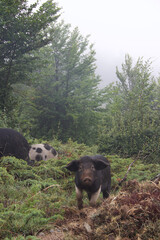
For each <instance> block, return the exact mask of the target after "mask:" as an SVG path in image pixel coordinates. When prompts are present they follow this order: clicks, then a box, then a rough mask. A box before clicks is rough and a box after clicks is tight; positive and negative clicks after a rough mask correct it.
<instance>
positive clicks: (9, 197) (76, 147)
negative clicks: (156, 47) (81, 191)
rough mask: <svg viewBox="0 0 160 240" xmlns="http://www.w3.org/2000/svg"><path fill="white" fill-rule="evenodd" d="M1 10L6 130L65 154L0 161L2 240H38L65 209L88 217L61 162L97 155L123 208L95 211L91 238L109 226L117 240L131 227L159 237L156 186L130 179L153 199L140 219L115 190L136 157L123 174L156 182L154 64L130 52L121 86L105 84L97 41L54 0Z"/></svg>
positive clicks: (158, 139) (0, 120)
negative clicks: (104, 159)
mask: <svg viewBox="0 0 160 240" xmlns="http://www.w3.org/2000/svg"><path fill="white" fill-rule="evenodd" d="M0 12H1V15H0V51H1V56H0V127H9V128H14V129H16V130H18V131H19V132H21V133H22V134H23V135H24V136H25V137H26V139H27V140H28V142H29V143H30V144H32V143H36V142H38V143H40V142H44V141H47V142H49V143H50V145H52V146H53V147H55V149H56V150H58V151H59V157H58V159H57V160H55V159H51V160H49V161H47V162H43V161H42V162H39V163H37V164H36V165H35V166H34V167H31V166H28V165H27V164H26V162H25V161H23V160H18V159H16V158H14V157H3V158H1V159H0V239H5V240H9V239H12V240H24V239H26V240H31V239H33V240H36V239H37V237H35V236H37V234H38V233H39V232H40V231H44V230H47V229H49V228H51V226H52V227H53V228H54V227H55V226H58V224H62V225H63V223H66V222H67V221H68V220H69V219H68V218H67V217H66V216H67V214H68V215H69V216H73V217H75V219H77V216H78V219H79V218H83V217H84V220H86V216H88V217H89V216H90V215H88V212H87V213H85V210H84V212H82V214H81V215H80V213H79V212H77V211H76V210H75V206H76V199H75V191H74V183H73V182H74V176H73V174H71V173H70V172H68V171H67V170H66V168H65V166H66V164H67V163H68V162H69V161H71V160H73V159H78V158H79V157H80V156H83V155H93V154H96V153H97V152H98V153H102V154H103V155H104V156H108V158H109V161H110V163H111V169H112V194H118V197H117V199H118V200H120V203H121V206H120V209H121V210H120V211H119V210H118V211H117V212H116V210H115V209H111V212H110V213H109V215H108V217H105V214H106V212H108V205H107V204H108V203H107V202H105V204H106V206H105V207H104V210H103V209H100V210H98V213H96V214H99V215H97V216H98V218H97V220H98V221H99V223H100V224H102V227H99V225H98V223H97V222H96V221H97V220H96V218H95V219H94V216H93V219H92V220H93V222H92V223H93V226H92V227H93V228H95V232H94V233H93V235H92V234H91V239H106V236H109V234H110V233H108V232H107V231H109V230H108V229H106V227H105V226H104V225H103V223H105V224H106V226H107V224H108V223H109V224H110V226H109V229H110V231H111V233H114V234H116V236H117V234H118V238H116V239H119V240H121V238H120V236H121V237H122V238H123V237H127V235H126V228H127V230H128V231H130V236H131V239H132V240H133V239H135V240H137V239H141V238H139V236H138V235H136V234H139V231H140V232H141V233H142V240H147V239H151V238H152V236H154V237H155V238H154V239H156V240H158V237H157V236H158V231H159V226H160V224H159V222H158V221H157V218H158V217H159V216H158V214H157V212H158V210H157V205H154V204H152V201H155V202H156V201H157V198H158V197H157V196H158V190H157V189H159V187H157V186H156V184H152V183H150V184H151V186H149V185H148V184H149V183H142V185H143V184H144V186H143V187H141V185H139V183H137V184H135V185H134V182H132V181H131V182H130V184H131V185H132V183H133V185H134V186H135V188H137V190H135V192H136V194H135V196H137V198H138V197H139V196H144V198H145V196H148V197H146V199H144V201H145V202H143V201H142V202H141V204H139V205H138V206H139V207H140V209H139V213H140V215H138V217H139V216H142V219H139V218H136V219H137V220H136V221H137V222H134V221H133V219H134V218H133V217H132V214H133V216H135V215H134V213H135V214H136V211H134V206H133V205H132V208H133V209H132V211H131V213H132V214H130V215H127V214H126V213H125V214H126V215H127V217H126V215H125V216H124V215H123V214H122V215H121V213H123V211H124V212H125V209H124V208H125V207H127V209H128V207H129V206H130V202H131V199H132V198H133V197H134V196H133V195H134V194H133V195H131V194H130V193H129V192H126V196H128V198H126V201H128V202H126V205H124V206H123V203H124V202H125V199H123V200H124V201H121V194H123V189H122V192H117V186H118V183H119V181H121V179H123V177H124V176H125V173H126V171H127V169H128V167H129V165H130V164H131V163H132V162H133V159H135V158H136V159H137V160H136V161H135V163H134V164H133V166H132V168H131V170H130V171H129V174H128V176H127V180H133V179H137V181H146V180H151V179H152V178H153V177H154V176H155V175H156V174H158V173H159V172H160V166H159V163H160V151H159V149H160V127H159V126H160V111H159V110H160V77H159V78H157V79H155V78H154V76H153V75H152V72H151V65H152V63H151V62H150V61H145V62H144V61H143V58H139V59H138V60H137V62H136V63H135V64H133V59H132V58H131V57H130V56H129V55H126V57H125V62H124V63H123V64H122V69H121V71H120V70H119V69H118V68H117V69H116V74H117V82H116V83H112V84H110V85H109V86H107V87H105V88H103V89H99V83H100V81H101V79H100V77H99V76H97V75H96V59H95V51H94V46H93V44H91V43H90V42H89V37H88V36H86V37H83V36H82V35H81V34H80V32H79V30H78V28H75V29H72V28H71V26H70V25H69V24H65V23H64V22H63V21H62V22H57V19H58V18H59V12H60V9H59V8H58V7H57V5H56V4H55V2H54V1H53V0H48V1H46V2H45V3H44V4H42V5H41V6H40V7H38V1H37V2H36V3H35V4H32V5H31V6H29V5H28V1H27V0H21V1H20V0H12V1H10V0H2V1H0ZM126 184H128V183H126ZM145 184H146V185H145ZM154 185H155V186H154ZM146 186H147V187H148V188H149V190H148V189H146ZM153 186H154V187H155V189H156V190H155V191H152V190H153ZM120 189H121V188H120ZM132 190H133V189H132ZM141 190H142V192H141V193H140V191H141ZM145 190H146V191H148V192H147V194H148V195H145V194H144V191H145ZM150 190H151V191H150ZM124 191H126V189H125V190H124ZM127 191H128V190H127ZM156 194H157V195H156ZM112 197H113V199H112ZM127 199H128V200H127ZM112 200H114V195H113V196H111V198H110V200H109V201H112ZM140 200H142V199H140ZM99 201H100V202H101V200H99ZM85 203H88V201H87V200H85ZM110 203H111V202H109V204H110ZM118 204H119V203H118V201H117V205H118ZM135 204H137V203H136V202H135ZM138 206H137V205H136V208H138ZM147 206H148V209H149V210H148V211H147V210H146V209H147ZM102 207H103V206H102ZM115 208H116V209H117V207H115ZM152 209H153V212H154V213H155V216H153V213H152ZM112 210H113V211H112ZM104 213H105V214H104ZM112 213H115V216H114V215H112ZM127 213H128V210H127ZM147 214H148V215H147ZM112 216H113V218H112ZM144 216H145V217H146V219H147V221H148V222H147V221H146V220H144V218H145V217H144ZM150 216H151V218H149V217H150ZM124 218H125V219H126V220H127V224H128V225H126V222H125V219H124ZM75 219H74V220H75ZM120 220H122V221H120ZM152 220H153V222H152ZM90 221H91V219H89V223H90ZM143 221H144V228H143V226H142V225H143V224H142V223H143ZM121 223H122V224H121ZM123 223H124V225H123ZM138 223H140V224H139V225H138ZM147 223H148V225H147ZM87 226H88V225H87ZM117 226H118V228H117ZM126 226H127V227H126ZM131 226H132V227H131ZM136 226H137V227H138V228H137V232H136V231H135V232H134V233H133V232H132V229H133V228H135V229H136ZM107 227H108V226H107ZM120 228H121V229H120ZM68 229H71V231H72V234H73V235H74V236H75V237H74V236H73V238H71V235H72V234H71V235H70V233H68V237H67V236H66V238H65V239H69V240H70V239H76V240H77V239H86V238H85V237H86V235H85V234H84V235H83V236H82V238H80V236H78V234H79V233H83V231H82V228H79V229H78V230H76V228H75V229H74V230H73V229H72V227H68ZM114 229H115V231H114ZM102 230H104V232H102ZM120 230H121V231H122V232H120ZM76 231H77V232H76ZM107 234H108V235H107ZM77 237H78V238H77ZM92 237H94V238H92ZM111 237H112V236H111ZM136 237H137V238H136ZM87 239H88V238H87ZM113 239H114V238H113Z"/></svg>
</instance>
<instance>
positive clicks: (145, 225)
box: [0, 141, 160, 240]
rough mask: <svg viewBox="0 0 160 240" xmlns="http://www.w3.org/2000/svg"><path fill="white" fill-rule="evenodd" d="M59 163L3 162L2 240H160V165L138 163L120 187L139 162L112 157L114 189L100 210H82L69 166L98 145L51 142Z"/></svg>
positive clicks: (0, 169)
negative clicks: (159, 176)
mask: <svg viewBox="0 0 160 240" xmlns="http://www.w3.org/2000/svg"><path fill="white" fill-rule="evenodd" d="M50 144H51V145H52V146H54V147H55V148H56V150H58V152H59V157H58V159H51V160H48V161H46V162H45V161H41V162H38V163H37V164H36V165H35V166H28V165H27V163H26V162H25V161H23V160H19V159H16V158H14V157H3V158H1V159H0V192H1V197H0V239H5V240H8V239H11V240H35V239H42V240H50V239H53V240H56V239H59V240H61V239H64V240H72V239H75V240H79V239H80V240H82V239H84V240H85V239H102V240H103V239H105V240H106V239H108V240H114V239H115V240H121V239H125V240H127V239H132V240H141V239H142V240H149V239H150V240H151V239H154V240H159V238H158V237H159V233H160V228H159V226H160V222H159V219H160V185H159V183H158V182H157V183H155V182H153V181H150V180H151V179H153V178H154V176H156V175H157V174H158V173H159V172H160V166H159V165H158V164H147V165H146V164H143V163H142V161H140V160H137V161H136V162H135V163H134V164H133V165H132V168H131V170H130V171H129V174H128V176H127V181H126V182H124V183H123V184H122V187H119V189H117V186H118V183H119V181H120V180H121V179H122V178H123V177H124V176H125V174H126V171H127V169H128V166H129V165H130V164H131V163H132V162H133V159H131V158H128V159H122V158H120V157H118V156H112V155H111V156H107V157H108V159H109V161H110V164H111V170H112V191H111V195H110V197H109V198H108V199H106V200H105V201H103V199H102V196H100V198H99V200H98V201H97V206H96V208H91V207H89V205H88V199H87V197H86V196H85V197H84V206H85V207H84V209H82V210H78V209H77V206H76V204H77V203H76V196H75V189H74V174H71V173H70V172H69V171H67V169H66V168H65V166H66V165H67V164H68V163H69V162H70V161H72V160H73V159H79V157H80V156H84V155H94V154H96V152H97V148H96V147H92V148H89V147H87V146H85V145H84V144H77V143H76V142H72V141H68V143H67V144H61V143H60V142H58V141H53V142H51V143H50Z"/></svg>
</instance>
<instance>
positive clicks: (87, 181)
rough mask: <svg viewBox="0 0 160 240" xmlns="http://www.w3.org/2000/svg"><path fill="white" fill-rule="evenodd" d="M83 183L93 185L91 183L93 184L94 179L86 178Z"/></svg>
mask: <svg viewBox="0 0 160 240" xmlns="http://www.w3.org/2000/svg"><path fill="white" fill-rule="evenodd" d="M83 182H84V183H86V184H91V183H92V178H90V177H85V178H84V179H83Z"/></svg>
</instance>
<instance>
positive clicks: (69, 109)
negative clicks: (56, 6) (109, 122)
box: [34, 22, 100, 143]
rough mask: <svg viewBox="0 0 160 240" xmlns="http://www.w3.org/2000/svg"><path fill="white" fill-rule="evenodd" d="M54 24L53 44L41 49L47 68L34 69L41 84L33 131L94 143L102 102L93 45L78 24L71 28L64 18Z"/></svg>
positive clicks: (64, 139)
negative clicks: (98, 112)
mask: <svg viewBox="0 0 160 240" xmlns="http://www.w3.org/2000/svg"><path fill="white" fill-rule="evenodd" d="M53 28H54V29H55V31H54V35H53V34H52V35H51V37H52V43H51V45H49V46H48V47H45V48H43V49H41V51H40V52H39V53H38V54H41V59H43V63H44V68H41V71H39V72H35V73H34V78H35V82H34V86H35V87H36V86H37V85H38V87H37V91H36V92H37V94H36V96H35V101H34V102H35V105H36V109H37V110H38V111H37V112H36V114H37V115H36V116H35V119H36V120H37V121H36V128H35V131H34V132H35V133H37V132H38V131H37V129H40V131H39V136H38V137H42V136H44V135H46V134H47V133H48V136H50V137H52V136H53V135H55V134H56V135H57V136H58V137H59V138H60V139H62V140H63V141H66V140H67V139H68V138H69V137H71V138H72V139H73V140H78V141H79V142H83V141H84V142H86V143H93V142H94V141H95V139H96V138H95V135H96V124H97V119H98V114H97V112H96V111H97V110H98V107H99V105H100V102H99V100H98V99H99V96H98V93H99V91H98V87H97V86H98V83H99V81H100V79H99V77H98V76H96V75H95V69H96V65H95V57H94V56H95V51H94V50H93V45H92V44H89V41H88V37H86V38H84V37H83V36H81V34H80V33H79V31H78V28H75V29H74V30H73V31H71V30H70V25H66V24H64V23H63V22H62V23H60V24H58V25H57V27H56V28H55V26H53ZM46 53H47V54H46ZM42 55H43V57H42Z"/></svg>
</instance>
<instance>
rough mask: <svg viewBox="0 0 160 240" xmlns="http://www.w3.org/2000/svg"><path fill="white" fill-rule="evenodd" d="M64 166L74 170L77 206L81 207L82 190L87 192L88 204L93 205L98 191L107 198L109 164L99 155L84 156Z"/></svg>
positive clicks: (109, 175)
mask: <svg viewBox="0 0 160 240" xmlns="http://www.w3.org/2000/svg"><path fill="white" fill-rule="evenodd" d="M66 168H67V169H68V170H70V171H73V172H75V185H76V197H77V204H78V208H79V209H81V208H83V200H82V199H83V190H85V191H86V192H87V194H88V198H89V201H90V205H91V206H94V205H95V203H96V201H97V199H98V197H99V194H100V192H102V193H103V198H107V197H108V196H109V193H110V188H111V173H110V164H109V161H108V160H107V158H105V157H104V156H101V155H95V156H84V157H82V158H80V159H79V160H73V161H72V162H70V163H69V164H68V165H67V166H66Z"/></svg>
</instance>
